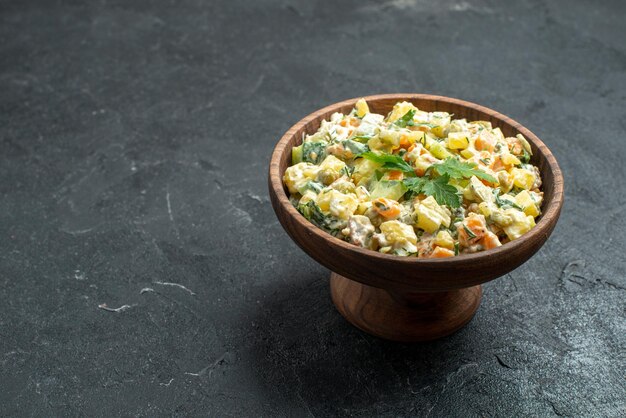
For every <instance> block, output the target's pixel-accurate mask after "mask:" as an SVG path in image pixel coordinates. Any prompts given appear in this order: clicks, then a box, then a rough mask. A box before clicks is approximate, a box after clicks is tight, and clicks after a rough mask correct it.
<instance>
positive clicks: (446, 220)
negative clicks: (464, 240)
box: [415, 196, 450, 234]
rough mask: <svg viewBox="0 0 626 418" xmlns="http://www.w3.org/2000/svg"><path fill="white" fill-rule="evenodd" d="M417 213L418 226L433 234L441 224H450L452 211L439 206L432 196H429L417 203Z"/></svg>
mask: <svg viewBox="0 0 626 418" xmlns="http://www.w3.org/2000/svg"><path fill="white" fill-rule="evenodd" d="M415 215H416V216H417V226H418V227H419V228H421V229H423V230H424V231H426V232H428V233H431V234H432V233H433V232H435V231H436V230H437V229H439V227H440V226H441V225H444V226H446V227H448V226H450V211H449V210H448V209H447V208H445V207H443V206H439V204H438V203H437V201H436V200H435V198H434V197H432V196H428V197H427V198H426V199H424V200H422V201H421V202H418V203H416V204H415Z"/></svg>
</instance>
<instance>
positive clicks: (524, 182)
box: [511, 168, 535, 190]
mask: <svg viewBox="0 0 626 418" xmlns="http://www.w3.org/2000/svg"><path fill="white" fill-rule="evenodd" d="M511 175H512V176H513V184H514V185H515V186H517V187H519V188H520V189H526V190H529V189H531V188H532V187H533V184H534V183H535V173H533V172H532V171H530V170H526V169H524V168H513V169H511Z"/></svg>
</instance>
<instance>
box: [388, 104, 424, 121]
mask: <svg viewBox="0 0 626 418" xmlns="http://www.w3.org/2000/svg"><path fill="white" fill-rule="evenodd" d="M411 109H413V110H415V111H416V112H417V110H418V109H417V107H415V106H414V105H413V104H412V103H409V102H400V103H396V105H395V106H394V107H393V110H392V111H391V113H389V116H387V121H388V122H395V121H396V120H398V119H400V118H401V117H402V116H404V115H406V113H407V112H408V111H409V110H411Z"/></svg>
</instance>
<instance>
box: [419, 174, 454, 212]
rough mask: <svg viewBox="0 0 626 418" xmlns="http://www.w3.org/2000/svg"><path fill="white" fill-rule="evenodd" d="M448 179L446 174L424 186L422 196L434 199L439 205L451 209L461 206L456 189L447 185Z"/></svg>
mask: <svg viewBox="0 0 626 418" xmlns="http://www.w3.org/2000/svg"><path fill="white" fill-rule="evenodd" d="M448 181H450V177H449V176H448V175H447V174H444V175H442V176H441V177H437V178H436V179H434V180H431V181H429V182H427V183H426V184H424V188H423V190H424V194H427V195H429V196H432V197H434V198H435V200H436V201H437V203H439V204H440V205H447V206H450V207H451V208H458V207H459V206H461V197H460V196H459V192H458V190H457V189H456V187H454V186H452V185H450V184H448Z"/></svg>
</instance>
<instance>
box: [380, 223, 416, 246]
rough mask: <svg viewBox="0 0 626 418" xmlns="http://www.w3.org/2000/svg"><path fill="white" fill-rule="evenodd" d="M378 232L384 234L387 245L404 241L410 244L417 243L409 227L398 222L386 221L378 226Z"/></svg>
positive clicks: (413, 232)
mask: <svg viewBox="0 0 626 418" xmlns="http://www.w3.org/2000/svg"><path fill="white" fill-rule="evenodd" d="M380 230H381V232H382V233H383V234H385V239H386V240H387V242H389V243H394V242H396V241H402V240H406V241H408V242H410V243H411V244H416V243H417V236H416V235H415V231H414V230H413V227H411V225H407V224H405V223H402V222H400V221H387V222H383V223H382V224H380Z"/></svg>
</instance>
